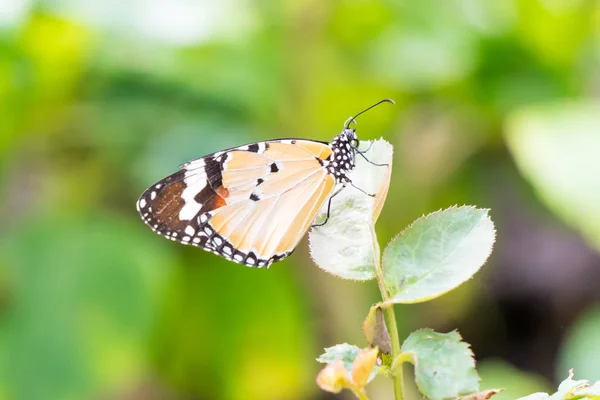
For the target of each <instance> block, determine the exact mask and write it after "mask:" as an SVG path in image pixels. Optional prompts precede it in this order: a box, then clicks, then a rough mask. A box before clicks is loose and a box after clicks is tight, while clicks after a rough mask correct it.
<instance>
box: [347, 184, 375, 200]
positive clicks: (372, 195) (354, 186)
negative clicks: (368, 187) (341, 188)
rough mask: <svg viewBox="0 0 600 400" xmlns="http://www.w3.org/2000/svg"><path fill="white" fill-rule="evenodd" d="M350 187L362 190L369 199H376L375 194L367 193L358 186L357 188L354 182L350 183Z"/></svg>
mask: <svg viewBox="0 0 600 400" xmlns="http://www.w3.org/2000/svg"><path fill="white" fill-rule="evenodd" d="M350 185H352V187H353V188H355V189H358V190H360V191H361V192H363V193H364V194H366V195H367V196H369V197H375V195H374V194H372V193H367V192H365V191H364V190H362V189H361V188H359V187H358V186H356V185H355V184H354V182H352V181H350Z"/></svg>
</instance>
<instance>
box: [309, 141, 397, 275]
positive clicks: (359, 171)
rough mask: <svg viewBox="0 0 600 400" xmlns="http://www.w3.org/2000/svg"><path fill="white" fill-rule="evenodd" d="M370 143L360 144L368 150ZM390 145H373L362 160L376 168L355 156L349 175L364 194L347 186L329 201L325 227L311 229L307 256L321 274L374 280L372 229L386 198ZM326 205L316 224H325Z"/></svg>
mask: <svg viewBox="0 0 600 400" xmlns="http://www.w3.org/2000/svg"><path fill="white" fill-rule="evenodd" d="M370 143H371V142H361V148H368V146H369V145H370ZM392 151H393V149H392V145H391V144H389V143H388V142H386V141H385V140H376V141H374V142H373V145H372V147H371V148H370V150H369V151H368V152H367V153H366V154H365V156H366V157H367V158H368V159H369V160H371V161H372V162H374V163H378V164H389V165H388V166H376V165H373V164H369V163H368V162H366V161H365V159H364V158H362V157H361V156H359V155H357V158H356V168H354V170H352V172H351V173H350V174H349V177H350V179H352V182H353V183H354V184H355V185H356V186H357V187H359V188H361V189H362V190H364V191H365V192H367V193H373V194H376V196H375V197H370V196H367V195H366V194H365V193H362V192H361V191H360V190H358V189H355V188H353V187H352V186H350V185H348V186H347V187H346V188H344V189H343V190H342V191H341V192H340V193H339V194H338V195H337V196H335V197H334V198H333V200H332V206H331V212H330V215H329V219H328V220H327V223H326V224H325V225H323V226H320V227H315V228H313V229H312V230H311V231H310V233H309V236H308V239H309V243H310V254H311V256H312V258H313V260H314V261H315V263H316V264H317V265H318V266H319V267H320V268H322V269H324V270H325V271H327V272H329V273H331V274H333V275H336V276H339V277H341V278H345V279H354V280H369V279H373V278H375V275H376V274H375V265H374V263H373V244H372V243H373V237H372V234H371V230H372V225H373V224H374V223H375V221H376V220H377V216H378V214H379V211H380V210H381V207H382V206H383V201H384V200H385V197H386V195H387V189H388V187H389V179H390V174H391V163H392ZM326 215H327V203H325V204H324V205H323V207H322V208H321V210H320V211H319V213H318V214H317V218H316V220H315V221H316V222H317V223H320V222H322V221H324V220H325V218H326Z"/></svg>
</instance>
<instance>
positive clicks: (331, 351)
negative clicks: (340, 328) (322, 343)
mask: <svg viewBox="0 0 600 400" xmlns="http://www.w3.org/2000/svg"><path fill="white" fill-rule="evenodd" d="M361 351H362V349H361V348H360V347H358V346H355V345H353V344H348V343H342V344H336V345H335V346H333V347H328V348H326V349H325V353H323V354H321V355H320V356H319V358H317V361H318V362H320V363H325V364H331V363H333V362H335V361H336V360H341V361H342V362H343V363H344V368H345V369H346V371H347V372H348V375H349V376H352V364H353V363H354V360H355V359H356V357H357V356H358V355H359V354H360V352H361ZM378 370H379V366H377V365H375V367H374V368H373V372H372V373H371V376H370V377H369V380H368V381H369V382H370V381H371V380H372V379H373V378H374V377H375V375H377V371H378Z"/></svg>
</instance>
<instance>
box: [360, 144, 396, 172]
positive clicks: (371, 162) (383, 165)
mask: <svg viewBox="0 0 600 400" xmlns="http://www.w3.org/2000/svg"><path fill="white" fill-rule="evenodd" d="M371 144H372V143H371ZM352 148H353V149H354V150H355V152H356V153H357V154H360V156H361V157H362V158H364V159H365V160H366V161H367V162H368V163H369V164H373V165H375V166H377V167H387V166H388V165H389V164H377V163H374V162H373V161H371V160H369V159H368V158H367V156H365V155H364V153H366V152H367V151H369V149H370V148H371V146H369V149H367V150H365V151H360V150H358V148H357V147H354V146H352Z"/></svg>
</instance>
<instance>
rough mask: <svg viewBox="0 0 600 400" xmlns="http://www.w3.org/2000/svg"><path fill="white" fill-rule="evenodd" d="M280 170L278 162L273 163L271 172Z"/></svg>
mask: <svg viewBox="0 0 600 400" xmlns="http://www.w3.org/2000/svg"><path fill="white" fill-rule="evenodd" d="M277 171H279V167H278V166H277V164H276V163H273V164H271V172H277Z"/></svg>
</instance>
